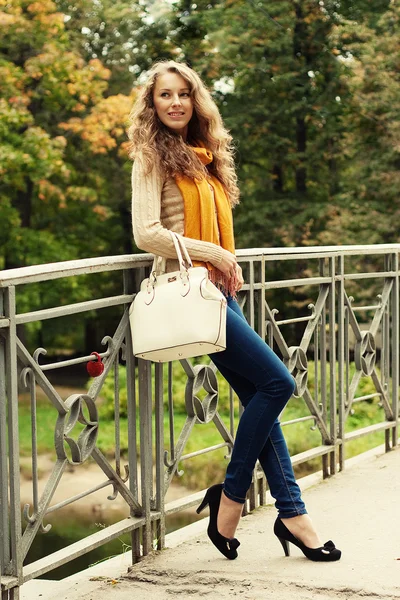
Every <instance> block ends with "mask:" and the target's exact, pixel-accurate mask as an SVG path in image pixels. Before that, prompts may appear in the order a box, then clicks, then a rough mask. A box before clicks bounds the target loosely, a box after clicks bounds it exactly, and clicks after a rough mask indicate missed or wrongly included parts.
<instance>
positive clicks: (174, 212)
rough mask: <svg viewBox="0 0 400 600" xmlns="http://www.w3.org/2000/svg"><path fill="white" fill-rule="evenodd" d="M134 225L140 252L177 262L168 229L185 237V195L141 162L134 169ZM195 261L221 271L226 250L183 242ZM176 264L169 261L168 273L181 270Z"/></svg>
mask: <svg viewBox="0 0 400 600" xmlns="http://www.w3.org/2000/svg"><path fill="white" fill-rule="evenodd" d="M132 225H133V236H134V239H135V243H136V245H137V247H138V248H140V249H141V250H145V251H146V252H151V253H152V254H155V255H158V256H162V257H165V258H167V259H174V258H175V257H176V252H175V247H174V243H173V241H172V239H171V236H170V235H169V234H168V231H167V230H168V229H171V230H172V231H176V233H179V234H181V235H183V234H184V230H185V223H184V206H183V198H182V194H181V192H180V190H179V188H178V186H177V185H176V183H175V180H174V179H173V178H172V177H166V176H165V175H164V174H163V172H162V170H161V169H160V168H159V167H157V166H154V167H153V169H152V170H151V172H150V173H145V170H144V167H143V164H142V162H141V160H140V159H136V160H135V162H134V163H133V169H132ZM184 240H185V245H186V248H187V250H188V252H189V255H190V258H191V259H192V260H201V261H207V262H210V263H211V264H213V265H214V266H215V267H218V266H219V265H220V264H221V260H222V254H223V249H222V248H221V246H217V245H216V244H212V243H211V242H202V241H200V240H194V239H192V238H187V237H185V238H184ZM178 268H179V267H178V263H177V261H176V260H167V263H166V271H167V272H169V271H174V270H176V269H178Z"/></svg>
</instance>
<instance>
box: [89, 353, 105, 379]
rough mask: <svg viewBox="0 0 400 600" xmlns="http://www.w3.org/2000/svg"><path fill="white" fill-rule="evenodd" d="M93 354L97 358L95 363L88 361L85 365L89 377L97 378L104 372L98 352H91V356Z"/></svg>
mask: <svg viewBox="0 0 400 600" xmlns="http://www.w3.org/2000/svg"><path fill="white" fill-rule="evenodd" d="M92 354H94V355H95V356H97V361H93V360H92V361H90V362H88V363H87V365H86V369H87V372H88V373H89V375H90V377H98V376H99V375H101V374H102V372H103V371H104V365H103V363H102V362H101V356H100V354H99V353H98V352H92V353H91V355H92Z"/></svg>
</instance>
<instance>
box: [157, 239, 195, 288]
mask: <svg viewBox="0 0 400 600" xmlns="http://www.w3.org/2000/svg"><path fill="white" fill-rule="evenodd" d="M168 233H169V234H170V236H171V238H172V241H173V242H174V246H175V252H176V254H177V257H178V262H179V270H180V271H186V272H187V270H188V267H186V265H185V261H186V263H187V264H188V265H189V268H190V267H193V263H192V259H191V258H190V256H189V253H188V251H187V248H186V245H185V242H184V240H183V238H182V236H181V235H179V233H176V232H175V231H171V230H170V229H168ZM181 250H182V251H183V254H184V256H182V252H181ZM156 266H157V256H155V257H154V260H153V265H152V267H151V274H152V275H153V278H154V279H155V278H156V277H155V273H156Z"/></svg>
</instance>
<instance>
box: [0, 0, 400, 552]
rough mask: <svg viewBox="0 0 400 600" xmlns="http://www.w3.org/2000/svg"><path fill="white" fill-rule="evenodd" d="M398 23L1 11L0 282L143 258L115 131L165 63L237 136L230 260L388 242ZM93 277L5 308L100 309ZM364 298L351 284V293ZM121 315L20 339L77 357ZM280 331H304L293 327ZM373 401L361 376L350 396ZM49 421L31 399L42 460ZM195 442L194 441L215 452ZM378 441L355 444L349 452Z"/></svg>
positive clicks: (215, 6) (368, 9)
mask: <svg viewBox="0 0 400 600" xmlns="http://www.w3.org/2000/svg"><path fill="white" fill-rule="evenodd" d="M399 17H400V8H399V6H396V4H395V2H393V1H390V0H370V1H369V2H365V0H359V1H357V0H354V1H352V0H349V1H338V0H337V1H333V0H332V1H331V0H327V1H319V2H318V1H311V0H297V1H296V0H292V1H288V2H287V1H285V0H280V1H276V2H274V1H271V2H267V1H266V0H264V1H261V2H258V1H256V0H254V1H253V0H243V1H242V0H225V1H216V0H211V1H209V2H207V1H206V2H204V1H202V0H199V1H198V2H196V3H192V2H187V1H186V0H185V1H184V0H182V1H179V0H178V1H176V2H174V1H172V0H171V1H157V0H155V1H150V0H141V1H140V2H134V1H131V2H120V1H117V2H112V1H111V0H103V1H102V0H99V1H92V0H77V1H74V2H73V3H72V2H71V3H69V2H64V1H58V2H51V1H43V2H24V1H21V0H13V1H12V2H7V0H0V30H1V33H0V268H1V269H9V268H16V267H21V266H28V265H33V264H42V263H49V262H56V261H63V260H73V259H78V258H86V257H94V256H109V255H117V254H131V253H135V252H138V249H137V248H136V247H135V245H134V241H133V238H132V229H131V216H130V171H131V161H130V160H129V158H128V154H127V150H128V140H127V135H126V130H127V126H128V116H129V112H130V110H131V107H132V105H133V102H134V100H135V96H136V94H137V90H138V88H140V85H141V82H142V81H143V76H145V73H146V70H147V69H148V68H149V67H150V65H151V64H152V62H153V61H154V60H156V59H162V58H165V59H168V58H173V59H174V60H178V61H186V62H188V63H189V64H190V65H191V66H192V67H193V68H194V69H195V70H196V71H197V72H198V73H199V74H200V75H201V77H202V78H203V79H204V80H205V81H206V82H207V84H208V86H209V88H210V90H211V91H212V94H213V97H214V98H215V101H216V102H217V104H218V106H219V108H220V110H221V112H222V115H223V118H224V121H225V124H226V126H227V128H228V129H229V130H230V132H231V134H232V136H233V138H234V141H235V147H236V164H237V170H238V176H239V184H240V190H241V204H240V205H239V206H238V207H237V208H236V209H235V234H236V243H237V247H238V248H253V247H267V246H270V247H280V246H314V245H337V244H379V243H393V242H398V241H399V237H400V234H399V227H398V218H399V196H398V190H399V181H400V177H399V174H400V136H399V130H400V127H399V123H400V62H399V56H400V27H399ZM365 261H366V262H364V264H359V268H360V269H361V268H363V269H367V270H368V269H370V270H371V271H372V270H373V269H374V262H373V258H371V257H368V258H367V259H365ZM274 268H275V269H278V268H279V269H280V275H282V276H285V277H289V275H290V269H292V270H293V275H294V276H295V277H300V276H307V265H306V264H305V263H302V261H297V262H293V263H290V264H289V263H284V262H283V263H282V264H281V265H280V266H278V265H275V266H274ZM273 275H274V274H273V273H271V276H273ZM93 281H94V279H93V277H91V278H90V280H89V278H87V280H86V279H85V277H80V278H79V282H78V280H77V279H75V278H68V279H61V280H57V281H52V282H49V283H48V284H40V285H35V284H31V285H29V287H28V286H27V287H26V292H24V288H22V291H21V292H20V294H19V297H18V311H19V312H25V311H33V310H38V309H40V308H42V309H43V308H47V307H52V306H58V305H62V304H67V303H73V302H79V301H81V300H85V299H88V298H93V297H106V296H108V295H110V290H113V289H114V286H115V282H116V279H115V275H113V273H108V274H106V275H105V274H104V275H97V276H96V287H95V289H94V288H93ZM370 292H371V290H368V289H364V288H363V286H362V285H361V284H360V285H359V286H358V288H357V297H358V298H361V299H362V298H363V295H364V296H365V297H370ZM111 293H112V292H111ZM273 300H274V304H275V305H276V306H279V308H280V311H281V312H282V313H283V314H284V315H285V317H292V318H293V317H295V316H298V315H299V314H301V313H302V311H304V309H305V307H307V305H308V303H309V302H310V297H309V296H308V294H307V288H306V287H304V288H301V287H300V288H294V289H292V290H290V295H288V294H287V293H286V295H285V296H284V295H283V292H281V291H279V290H278V291H276V292H274V297H273ZM364 318H365V320H366V321H367V320H368V314H365V315H364ZM118 319H119V314H118V313H117V312H116V311H114V310H113V309H109V310H106V311H103V312H102V317H101V319H100V318H99V316H98V314H97V313H95V312H94V311H93V312H92V313H89V314H87V313H85V315H84V316H82V317H80V318H79V319H77V317H75V318H74V319H71V318H65V319H64V318H63V319H56V320H52V321H51V322H50V323H49V322H46V321H44V322H38V323H34V324H29V325H27V326H25V327H24V328H23V330H21V331H20V336H21V337H22V338H23V339H24V341H25V343H26V345H27V346H28V347H29V348H30V349H32V351H33V350H34V348H36V347H43V348H46V350H47V352H48V355H47V359H48V360H49V361H50V360H54V359H57V357H62V356H63V357H65V356H71V357H75V356H79V355H85V354H88V353H90V352H91V351H93V350H99V347H100V343H101V340H102V339H103V337H104V336H105V335H107V334H108V333H109V332H110V331H114V329H115V324H116V323H117V322H118ZM292 335H293V338H294V339H295V338H296V336H297V337H298V336H299V335H300V331H299V332H296V327H295V326H294V327H293V332H292ZM120 370H121V372H120V377H121V382H122V384H121V387H122V388H123V387H124V386H123V381H124V380H123V378H124V367H123V365H121V367H120ZM310 372H311V383H310V385H311V386H312V368H310ZM57 376H58V377H59V381H58V384H59V385H60V386H64V388H65V389H70V388H71V389H72V388H73V387H74V386H75V387H79V388H80V389H81V386H84V385H86V381H87V374H86V372H85V371H84V370H83V369H81V370H80V371H79V372H78V371H77V370H74V371H71V372H66V371H65V370H63V375H61V374H56V377H57ZM174 386H175V390H174V393H175V396H176V397H177V398H179V397H181V398H182V401H181V404H179V401H178V402H177V404H176V406H175V409H176V423H177V426H179V425H180V424H182V422H183V420H184V411H185V408H184V401H183V389H184V380H183V379H182V381H179V377H178V375H177V376H176V377H175V378H174ZM179 386H181V387H179ZM372 389H373V386H372V384H371V382H370V381H369V380H368V378H365V379H363V383H362V385H360V389H359V391H358V395H360V396H362V395H365V394H368V393H369V392H370V391H371V390H372ZM68 393H69V392H68ZM221 395H222V398H224V397H225V398H226V397H227V391H226V390H222V392H221ZM102 400H103V403H102V405H101V407H100V408H101V415H102V419H103V423H104V425H103V424H102V430H101V433H100V436H99V445H100V448H101V449H102V450H103V451H104V452H105V453H106V454H110V453H112V451H113V447H112V445H113V437H112V431H113V423H112V421H113V408H112V406H113V404H112V403H113V383H112V380H111V379H110V382H109V385H108V386H107V385H106V386H105V387H104V389H103V390H102ZM24 401H26V403H27V405H26V420H24V418H23V416H22V418H21V449H22V455H25V456H26V457H27V458H29V456H30V452H31V448H30V437H29V426H30V423H29V419H30V411H29V404H28V398H25V399H24V396H23V395H22V396H21V403H22V405H21V410H22V415H23V403H24ZM121 401H122V407H123V398H122V397H121ZM381 410H382V409H381V407H380V406H379V405H378V404H377V403H374V402H372V401H371V402H366V403H362V404H361V403H360V404H358V405H357V406H356V408H355V410H354V414H353V415H352V416H351V417H350V419H349V421H348V427H349V428H351V427H352V426H354V427H359V426H361V425H362V424H367V423H373V422H375V420H377V421H379V420H381ZM287 411H288V412H287V413H286V416H287V418H288V419H290V418H295V417H297V416H302V415H303V414H306V412H305V407H304V403H303V402H302V400H301V399H295V400H293V401H292V402H291V404H290V405H289V407H288V409H287ZM121 416H122V418H124V416H125V415H124V414H123V412H122V413H121ZM54 418H55V417H54V410H51V407H49V406H48V403H46V401H45V399H44V398H43V402H42V403H40V399H39V405H38V422H39V423H40V427H39V451H40V452H42V454H43V456H46V454H48V453H50V452H51V451H52V450H53V428H54ZM108 426H109V428H108ZM207 435H208V434H207V430H205V429H202V430H201V436H202V440H203V443H207V444H210V445H211V444H212V443H213V439H212V437H207ZM209 435H210V436H212V432H211V431H210V432H209ZM313 435H316V436H318V433H317V432H313V431H310V428H309V426H306V425H304V427H299V428H297V429H296V432H295V435H293V436H290V435H289V436H288V441H289V446H290V449H291V451H292V452H301V450H302V447H303V446H302V444H304V445H306V444H309V443H310V439H311V438H312V436H313ZM382 439H383V435H382V434H376V436H375V437H374V436H371V437H369V438H368V440H364V439H362V440H358V441H357V443H356V442H354V445H355V446H354V448H353V449H351V448H350V455H351V453H352V452H354V453H358V452H361V451H362V450H365V449H367V447H370V446H371V445H373V444H378V443H380V442H381V441H382ZM196 441H198V440H196V438H195V436H193V439H191V440H190V442H191V443H193V445H194V446H195V445H196ZM124 443H125V449H126V446H127V440H124V439H122V442H121V448H122V450H124ZM190 450H191V448H190V447H188V451H189V452H190ZM222 454H223V453H222ZM225 464H226V463H224V461H223V456H222V455H218V454H215V456H214V457H213V459H212V460H211V458H210V455H207V456H206V458H204V460H201V459H200V458H199V459H198V460H196V461H193V465H192V464H189V463H188V464H187V465H186V464H185V473H184V474H183V476H182V478H181V483H182V484H183V485H186V486H188V487H191V488H193V489H196V488H201V487H206V486H207V484H209V483H210V482H211V479H213V478H214V479H215V480H218V479H220V478H221V476H222V473H223V470H224V467H225ZM21 468H22V469H23V462H22V463H21ZM308 468H309V469H310V470H312V469H313V465H309V467H308ZM303 469H304V467H303ZM102 518H103V515H101V516H100V518H99V519H98V520H101V519H102ZM74 519H75V520H74V522H73V523H74V524H73V525H71V522H68V523H67V524H66V523H64V525H65V527H64V532H63V533H62V536H61V537H63V538H67V537H69V538H70V539H71V540H72V539H73V535H76V538H79V537H83V534H82V533H80V532H79V531H72V530H74V529H75V530H77V529H78V525H77V522H76V517H74ZM83 528H87V521H86V523H85V524H84V525H83ZM43 543H44V544H46V543H47V544H48V543H49V537H47V538H45V537H43ZM52 543H53V544H55V543H56V541H54V540H53V541H52ZM106 552H108V553H110V550H109V549H107V550H106ZM85 558H87V557H85ZM93 560H94V559H93V557H91V558H89V561H91V562H93Z"/></svg>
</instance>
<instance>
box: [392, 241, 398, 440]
mask: <svg viewBox="0 0 400 600" xmlns="http://www.w3.org/2000/svg"><path fill="white" fill-rule="evenodd" d="M392 269H393V270H394V271H395V277H394V282H393V284H394V285H393V296H392V408H393V416H394V419H395V421H396V426H395V427H394V428H393V429H392V447H395V446H397V440H398V435H399V428H398V426H399V383H400V382H399V366H400V363H399V352H400V348H399V345H400V336H399V327H400V323H399V314H400V294H399V287H400V273H399V254H398V253H397V252H396V253H394V254H393V264H392Z"/></svg>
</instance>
